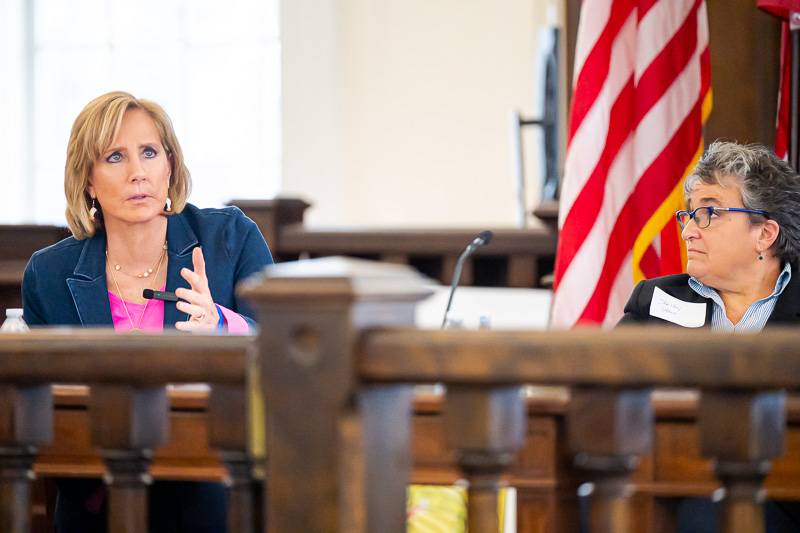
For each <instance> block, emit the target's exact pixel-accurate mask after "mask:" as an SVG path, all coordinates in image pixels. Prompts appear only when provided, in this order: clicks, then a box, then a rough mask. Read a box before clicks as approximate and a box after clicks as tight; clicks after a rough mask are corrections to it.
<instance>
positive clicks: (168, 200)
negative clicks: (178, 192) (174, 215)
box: [164, 196, 172, 212]
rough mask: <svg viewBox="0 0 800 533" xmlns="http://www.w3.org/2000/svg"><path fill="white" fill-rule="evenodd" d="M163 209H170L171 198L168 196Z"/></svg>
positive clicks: (168, 210)
mask: <svg viewBox="0 0 800 533" xmlns="http://www.w3.org/2000/svg"><path fill="white" fill-rule="evenodd" d="M164 211H167V212H170V211H172V200H170V199H169V196H167V205H165V206H164Z"/></svg>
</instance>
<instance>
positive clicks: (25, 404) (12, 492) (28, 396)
mask: <svg viewBox="0 0 800 533" xmlns="http://www.w3.org/2000/svg"><path fill="white" fill-rule="evenodd" d="M52 439H53V398H52V395H51V393H50V385H33V386H29V387H23V386H14V385H0V531H3V532H4V533H5V532H8V533H28V531H30V527H31V524H30V492H31V486H30V482H31V480H32V479H33V469H32V467H33V461H34V459H35V457H36V447H37V446H40V445H44V444H49V443H50V441H51V440H52Z"/></svg>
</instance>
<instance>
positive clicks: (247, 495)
mask: <svg viewBox="0 0 800 533" xmlns="http://www.w3.org/2000/svg"><path fill="white" fill-rule="evenodd" d="M247 394H248V390H247V389H246V388H245V387H243V386H241V385H220V384H212V386H211V393H210V394H209V398H208V430H209V444H210V446H211V447H212V448H216V449H218V450H220V458H221V459H222V462H223V463H225V467H226V468H227V470H228V476H227V479H226V484H227V485H228V488H229V492H228V531H231V532H233V531H235V532H237V533H253V532H255V531H259V530H260V528H261V527H260V524H257V516H258V513H257V512H256V507H257V504H256V502H254V500H253V498H254V495H255V494H254V493H255V486H254V482H253V477H252V468H253V461H252V460H251V459H250V455H249V453H248V443H249V442H250V437H249V431H248V427H249V424H246V423H243V421H244V420H249V419H250V417H249V416H248V409H247Z"/></svg>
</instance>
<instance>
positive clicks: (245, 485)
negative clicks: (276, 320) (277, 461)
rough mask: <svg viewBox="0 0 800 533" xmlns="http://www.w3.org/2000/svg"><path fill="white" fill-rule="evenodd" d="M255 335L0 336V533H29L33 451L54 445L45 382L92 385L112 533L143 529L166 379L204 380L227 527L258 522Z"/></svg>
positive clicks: (162, 431)
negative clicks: (251, 400)
mask: <svg viewBox="0 0 800 533" xmlns="http://www.w3.org/2000/svg"><path fill="white" fill-rule="evenodd" d="M252 349H253V341H252V338H251V337H218V336H213V337H203V336H187V335H181V334H163V335H153V334H150V335H119V334H115V333H114V332H113V331H110V330H106V331H91V330H82V331H81V330H54V331H34V332H31V333H24V334H3V335H0V421H2V422H1V423H0V531H3V532H8V533H27V532H28V531H29V530H30V514H29V513H30V509H29V507H30V482H31V479H32V477H33V475H32V466H33V462H34V460H35V458H36V455H37V449H38V448H39V447H41V446H44V445H47V444H49V443H50V441H51V439H52V432H53V429H52V421H53V401H52V393H51V386H50V384H51V383H84V384H89V387H90V396H89V415H90V419H91V427H92V432H91V438H92V444H93V445H94V446H96V447H97V448H99V449H100V450H101V453H102V456H103V459H104V462H105V466H106V476H105V479H106V483H107V484H108V486H109V514H108V520H109V530H110V531H112V532H114V533H134V532H136V533H142V532H145V531H147V498H146V495H147V486H148V485H149V483H150V475H149V473H148V466H149V463H150V461H151V458H152V450H153V449H154V448H157V447H159V446H160V445H162V444H164V443H165V442H166V441H167V440H168V437H169V425H168V420H169V419H168V412H169V406H168V402H167V383H197V382H205V383H208V384H209V387H210V392H209V403H208V425H209V433H210V444H211V446H212V447H214V448H216V449H218V450H219V451H220V455H221V458H222V460H223V462H224V464H225V466H226V468H227V471H228V478H229V481H228V484H229V486H230V488H231V490H230V493H229V494H230V500H229V516H228V523H229V530H230V531H242V532H252V531H256V530H260V524H255V523H254V518H253V517H254V515H257V513H256V512H255V509H256V508H257V505H256V504H254V502H253V501H252V498H253V494H254V490H253V487H252V478H251V470H252V466H253V465H252V461H251V458H250V456H249V454H248V429H247V424H245V423H244V421H245V420H247V413H248V411H247V407H246V390H247V389H246V386H245V384H246V368H247V365H248V363H249V360H250V358H251V355H252Z"/></svg>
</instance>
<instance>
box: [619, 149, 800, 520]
mask: <svg viewBox="0 0 800 533" xmlns="http://www.w3.org/2000/svg"><path fill="white" fill-rule="evenodd" d="M684 196H685V199H686V205H687V210H686V211H678V212H677V213H676V218H677V221H678V224H679V225H680V228H681V237H682V238H683V240H684V241H685V242H686V274H677V275H674V276H664V277H660V278H654V279H650V280H645V281H642V282H640V283H639V284H638V285H637V286H636V288H635V289H634V290H633V294H632V295H631V297H630V299H629V300H628V303H627V304H626V306H625V315H624V316H623V318H622V320H621V321H620V324H635V323H640V324H642V323H646V324H651V325H668V326H682V327H692V328H696V327H708V328H711V329H712V330H719V331H735V332H757V331H761V329H763V328H764V327H767V326H771V325H778V324H783V325H786V324H795V323H798V322H800V272H798V271H797V260H798V255H800V176H798V175H797V174H796V173H795V172H794V171H793V170H792V168H791V167H790V166H789V164H788V163H786V162H785V161H783V160H781V159H779V158H778V157H777V156H775V154H774V153H773V152H772V151H771V150H770V149H768V148H766V147H764V146H759V145H740V144H736V143H732V142H715V143H713V144H712V145H711V146H709V147H708V150H707V151H706V153H705V154H704V155H703V157H702V158H701V159H700V161H699V162H698V163H697V166H696V167H695V168H694V170H693V171H692V173H691V174H690V175H689V176H688V177H687V178H686V181H685V184H684ZM716 514H717V513H716V512H715V509H714V504H712V503H711V501H710V500H707V499H700V498H688V499H685V500H682V501H681V502H680V504H679V505H678V531H680V532H682V533H684V532H685V533H688V532H692V533H705V532H713V531H717V524H716ZM765 516H766V522H767V532H768V533H778V532H784V531H799V530H800V509H798V505H797V504H795V503H782V502H774V501H770V502H767V505H766V506H765Z"/></svg>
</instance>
